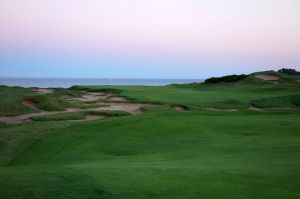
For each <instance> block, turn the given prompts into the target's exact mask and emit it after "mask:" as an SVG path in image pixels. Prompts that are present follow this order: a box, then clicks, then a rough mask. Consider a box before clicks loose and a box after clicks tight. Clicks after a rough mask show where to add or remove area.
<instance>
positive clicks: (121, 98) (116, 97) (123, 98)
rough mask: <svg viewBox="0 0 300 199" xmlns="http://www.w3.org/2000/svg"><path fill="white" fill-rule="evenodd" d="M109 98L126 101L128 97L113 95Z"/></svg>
mask: <svg viewBox="0 0 300 199" xmlns="http://www.w3.org/2000/svg"><path fill="white" fill-rule="evenodd" d="M109 100H111V101H120V102H123V101H126V100H127V99H126V98H125V97H119V96H113V97H110V98H109Z"/></svg>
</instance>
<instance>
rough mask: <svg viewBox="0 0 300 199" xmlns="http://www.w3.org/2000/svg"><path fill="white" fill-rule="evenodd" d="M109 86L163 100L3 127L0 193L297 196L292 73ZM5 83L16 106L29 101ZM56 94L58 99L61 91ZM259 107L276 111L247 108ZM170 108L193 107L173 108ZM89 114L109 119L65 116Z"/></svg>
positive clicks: (298, 141) (299, 142) (296, 90)
mask: <svg viewBox="0 0 300 199" xmlns="http://www.w3.org/2000/svg"><path fill="white" fill-rule="evenodd" d="M291 82H292V83H291ZM88 88H89V89H91V90H93V89H94V90H97V89H98V90H99V89H103V88H104V87H103V86H91V87H88ZM105 88H106V89H107V88H108V91H109V89H112V88H113V89H115V91H119V94H121V95H122V96H126V97H127V98H128V99H129V100H131V101H130V102H131V103H134V102H136V101H139V102H160V103H162V105H154V106H151V107H147V108H145V109H144V112H142V113H141V114H137V115H129V114H126V113H124V112H118V111H115V112H81V113H67V114H58V115H52V116H47V117H45V116H43V117H40V118H39V117H37V118H35V120H36V121H32V122H28V123H24V124H19V125H5V124H3V123H0V198H3V199H15V198H16V199H23V198H43V199H47V198H49V199H50V198H51V199H52V198H61V199H66V198H67V199H73V198H78V199H79V198H84V199H93V198H103V199H153V198H159V199H185V198H186V199H199V198H204V199H241V198H242V199H253V198H259V199H297V198H300V191H299V187H300V158H299V157H300V117H299V116H300V109H299V97H298V96H299V94H300V84H299V83H297V82H295V81H294V79H293V78H292V80H290V81H289V76H287V77H285V78H283V79H282V82H279V83H273V82H263V81H260V80H255V79H254V78H253V77H249V78H246V79H244V80H241V81H240V82H238V83H221V84H192V85H172V86H165V87H143V86H115V87H109V86H108V87H105ZM5 89H6V91H5V92H6V93H5V95H7V96H8V94H7V93H15V94H9V96H14V101H16V102H17V101H19V102H21V101H22V99H23V98H24V97H26V98H27V97H28V95H27V93H26V95H25V94H24V95H20V94H19V92H20V91H19V88H18V89H15V88H8V87H7V88H5ZM77 89H78V90H83V88H82V87H80V88H77ZM85 89H86V88H85ZM26 92H30V90H29V91H26ZM65 92H72V93H73V94H74V93H76V92H77V91H74V89H73V90H70V91H68V90H67V91H65ZM1 95H4V94H3V93H2V92H1ZM55 96H56V97H57V99H56V100H55V101H52V100H51V102H53V103H55V104H56V103H59V102H60V100H61V98H60V97H61V95H59V94H52V95H50V97H53V98H55ZM287 96H288V97H287ZM40 98H44V97H40ZM272 99H275V100H272ZM41 100H43V99H41ZM274 101H275V102H274ZM0 103H1V104H2V103H9V102H7V100H5V101H4V102H3V100H2V99H0ZM255 103H257V104H259V105H261V106H259V108H264V107H268V108H278V107H280V109H261V110H259V111H253V110H249V109H248V107H249V106H250V105H256V104H255ZM62 104H63V103H62ZM174 104H185V105H187V107H188V109H187V110H185V111H182V112H181V111H177V110H175V109H174V108H172V107H173V105H174ZM68 106H69V105H68ZM204 107H214V108H215V109H210V110H208V109H206V108H204ZM26 108H28V107H26ZM217 108H225V109H217ZM226 108H235V110H234V111H228V110H226ZM2 110H3V112H1V113H2V115H5V114H7V113H8V112H7V111H6V110H5V109H4V108H2V109H1V111H2ZM16 110H18V111H19V113H23V112H30V111H33V110H30V109H29V110H24V109H23V108H19V109H16ZM85 114H93V115H104V116H111V117H109V118H107V119H105V120H97V121H60V120H65V119H66V118H67V119H68V118H69V119H82V118H84V115H85ZM113 116H120V117H113ZM53 120H58V121H53Z"/></svg>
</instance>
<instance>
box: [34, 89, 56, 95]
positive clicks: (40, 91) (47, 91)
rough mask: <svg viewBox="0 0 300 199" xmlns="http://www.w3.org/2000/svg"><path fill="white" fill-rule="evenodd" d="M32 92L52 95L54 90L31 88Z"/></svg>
mask: <svg viewBox="0 0 300 199" xmlns="http://www.w3.org/2000/svg"><path fill="white" fill-rule="evenodd" d="M32 91H34V92H36V93H38V94H48V93H53V92H54V89H52V88H33V89H32Z"/></svg>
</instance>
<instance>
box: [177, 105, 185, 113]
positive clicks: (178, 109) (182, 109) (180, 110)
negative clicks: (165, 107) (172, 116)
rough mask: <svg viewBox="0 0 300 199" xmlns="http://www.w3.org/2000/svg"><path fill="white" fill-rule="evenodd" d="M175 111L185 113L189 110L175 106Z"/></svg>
mask: <svg viewBox="0 0 300 199" xmlns="http://www.w3.org/2000/svg"><path fill="white" fill-rule="evenodd" d="M174 109H175V110H176V111H179V112H185V111H187V109H186V108H184V107H183V106H175V107H174Z"/></svg>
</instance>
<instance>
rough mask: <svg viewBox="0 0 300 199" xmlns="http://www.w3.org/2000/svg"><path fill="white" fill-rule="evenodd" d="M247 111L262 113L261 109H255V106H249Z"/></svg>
mask: <svg viewBox="0 0 300 199" xmlns="http://www.w3.org/2000/svg"><path fill="white" fill-rule="evenodd" d="M248 109H249V110H251V111H262V109H261V108H257V107H255V106H253V105H252V104H251V105H250V106H249V108H248Z"/></svg>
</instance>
